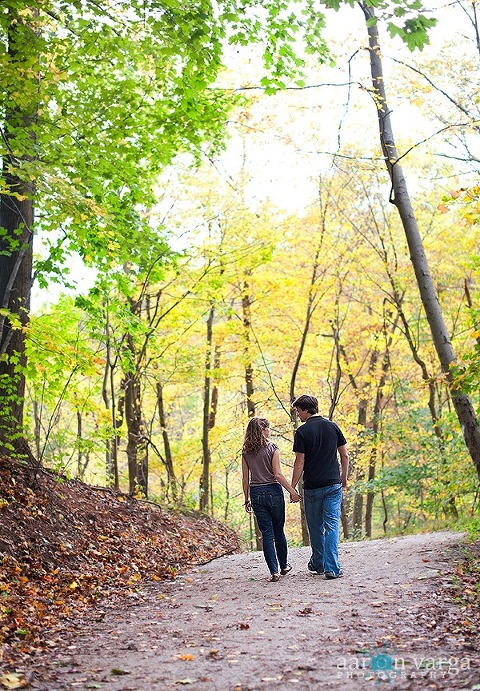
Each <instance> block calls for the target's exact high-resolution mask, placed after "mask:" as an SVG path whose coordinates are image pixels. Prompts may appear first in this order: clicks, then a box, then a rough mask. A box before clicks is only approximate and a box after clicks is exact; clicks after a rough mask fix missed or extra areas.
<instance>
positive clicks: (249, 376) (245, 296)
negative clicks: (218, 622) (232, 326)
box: [242, 271, 263, 552]
mask: <svg viewBox="0 0 480 691" xmlns="http://www.w3.org/2000/svg"><path fill="white" fill-rule="evenodd" d="M249 276H250V272H248V271H247V279H246V280H245V281H244V283H243V292H242V318H243V338H244V346H243V352H244V356H245V390H246V398H247V415H248V417H254V415H255V401H254V399H253V395H254V393H255V388H254V385H253V366H252V361H251V352H250V331H251V329H252V317H251V312H250V307H251V305H252V296H251V294H250V284H249V282H248V277H249ZM251 526H252V521H251V520H250V530H251V529H252V528H251ZM253 526H254V529H255V546H256V549H257V551H259V552H260V551H261V550H262V549H263V535H262V531H261V530H260V528H259V527H258V523H257V517H256V516H255V514H253Z"/></svg>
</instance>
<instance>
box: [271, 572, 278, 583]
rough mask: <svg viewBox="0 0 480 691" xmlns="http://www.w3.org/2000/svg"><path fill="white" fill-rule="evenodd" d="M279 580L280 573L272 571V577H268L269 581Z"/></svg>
mask: <svg viewBox="0 0 480 691" xmlns="http://www.w3.org/2000/svg"><path fill="white" fill-rule="evenodd" d="M279 580H280V574H279V573H272V577H271V578H270V581H271V582H272V583H276V582H277V581H279Z"/></svg>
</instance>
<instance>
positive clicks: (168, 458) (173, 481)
mask: <svg viewBox="0 0 480 691" xmlns="http://www.w3.org/2000/svg"><path fill="white" fill-rule="evenodd" d="M156 389H157V405H158V417H159V420H160V428H161V430H162V439H163V450H164V453H165V459H164V465H165V468H166V470H167V485H168V488H170V489H171V491H172V498H173V501H174V502H175V503H176V502H177V501H178V483H177V478H176V476H175V469H174V467H173V456H172V449H171V446H170V438H169V436H168V429H167V416H166V415H165V405H164V400H163V386H162V384H161V382H159V381H157V386H156ZM167 493H168V492H167Z"/></svg>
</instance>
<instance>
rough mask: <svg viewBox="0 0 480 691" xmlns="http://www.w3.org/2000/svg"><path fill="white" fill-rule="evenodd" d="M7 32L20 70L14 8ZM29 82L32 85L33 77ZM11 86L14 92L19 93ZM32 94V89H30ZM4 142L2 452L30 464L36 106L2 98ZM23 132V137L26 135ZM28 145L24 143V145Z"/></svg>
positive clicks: (21, 35) (19, 25)
mask: <svg viewBox="0 0 480 691" xmlns="http://www.w3.org/2000/svg"><path fill="white" fill-rule="evenodd" d="M9 14H10V17H11V22H10V29H9V31H8V34H7V37H6V40H7V53H8V59H9V61H10V63H11V64H13V65H15V63H18V65H19V71H20V72H22V67H23V62H24V60H25V57H26V56H25V55H24V53H25V51H26V50H31V45H30V46H28V47H27V39H29V38H30V44H31V43H33V42H34V41H35V40H36V35H35V32H34V31H33V29H32V28H30V27H29V26H27V25H25V23H24V22H23V20H22V18H21V17H20V15H19V14H18V13H17V12H16V11H15V10H14V9H12V8H10V9H9ZM32 79H34V80H35V82H36V77H35V76H33V77H32ZM17 88H18V86H17V85H12V89H13V90H15V89H17ZM31 88H32V93H33V92H34V91H35V88H36V87H34V86H33V87H31ZM4 98H5V101H4V103H5V109H4V123H3V128H2V129H3V140H4V145H5V148H6V154H5V155H4V157H3V172H2V178H3V189H4V190H5V192H4V193H3V194H1V195H0V228H3V229H4V233H2V235H1V236H0V308H2V309H4V310H8V311H10V312H11V313H12V314H13V315H15V316H16V317H18V319H19V320H20V326H21V327H22V328H18V327H17V328H14V327H13V325H12V323H11V321H10V320H9V319H8V317H5V316H2V315H0V452H7V453H11V452H12V449H13V450H14V451H15V452H17V453H19V454H21V455H26V456H27V457H28V458H30V460H33V456H32V454H31V452H30V451H29V450H28V446H27V443H26V441H25V438H24V435H23V407H24V395H25V373H24V367H25V365H26V356H25V332H24V329H23V327H25V326H26V324H27V323H28V319H29V311H30V292H31V286H32V258H33V247H32V240H33V229H32V228H33V221H34V204H33V197H34V193H35V184H34V182H31V181H30V180H29V179H28V181H27V180H26V179H22V178H21V177H20V175H19V172H17V171H20V170H21V167H22V164H23V163H24V162H27V161H29V160H32V155H33V151H34V144H35V135H34V132H33V124H34V122H35V118H36V110H37V104H36V102H35V101H34V100H33V97H32V102H30V104H29V105H26V106H24V107H23V108H19V107H16V106H15V98H14V96H13V95H12V96H10V94H8V93H7V94H5V95H4ZM25 132H26V133H27V137H25ZM18 133H23V142H24V145H23V146H20V147H19V148H20V152H21V153H20V154H19V153H17V151H16V149H17V148H18V147H17V146H16V143H15V140H16V136H17V134H18ZM25 142H26V143H25Z"/></svg>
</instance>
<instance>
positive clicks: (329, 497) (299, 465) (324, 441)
mask: <svg viewBox="0 0 480 691" xmlns="http://www.w3.org/2000/svg"><path fill="white" fill-rule="evenodd" d="M292 407H293V408H294V409H295V411H296V413H297V415H298V417H299V418H300V420H301V421H302V422H303V425H301V426H300V427H299V428H298V429H297V430H296V432H295V439H294V443H293V450H294V452H295V464H294V466H293V475H292V487H293V488H294V489H295V488H296V486H297V484H298V481H299V480H300V477H301V476H302V473H303V504H304V509H305V517H306V519H307V526H308V532H309V534H310V545H311V547H312V556H311V558H310V561H309V562H308V569H309V571H312V572H313V573H316V574H325V578H328V579H332V578H339V577H340V576H343V572H342V570H341V568H340V563H339V561H338V541H339V532H340V511H341V507H342V487H343V488H346V486H347V475H348V454H347V442H346V440H345V437H344V436H343V434H342V431H341V430H340V428H339V427H338V425H336V424H335V423H334V422H332V421H331V420H327V419H326V418H324V417H322V416H321V415H319V414H318V401H317V399H316V398H315V397H314V396H306V395H304V396H300V397H299V398H297V399H296V400H295V401H294V402H293V403H292ZM337 451H338V453H339V454H340V464H341V472H340V467H339V465H338V455H337Z"/></svg>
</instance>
